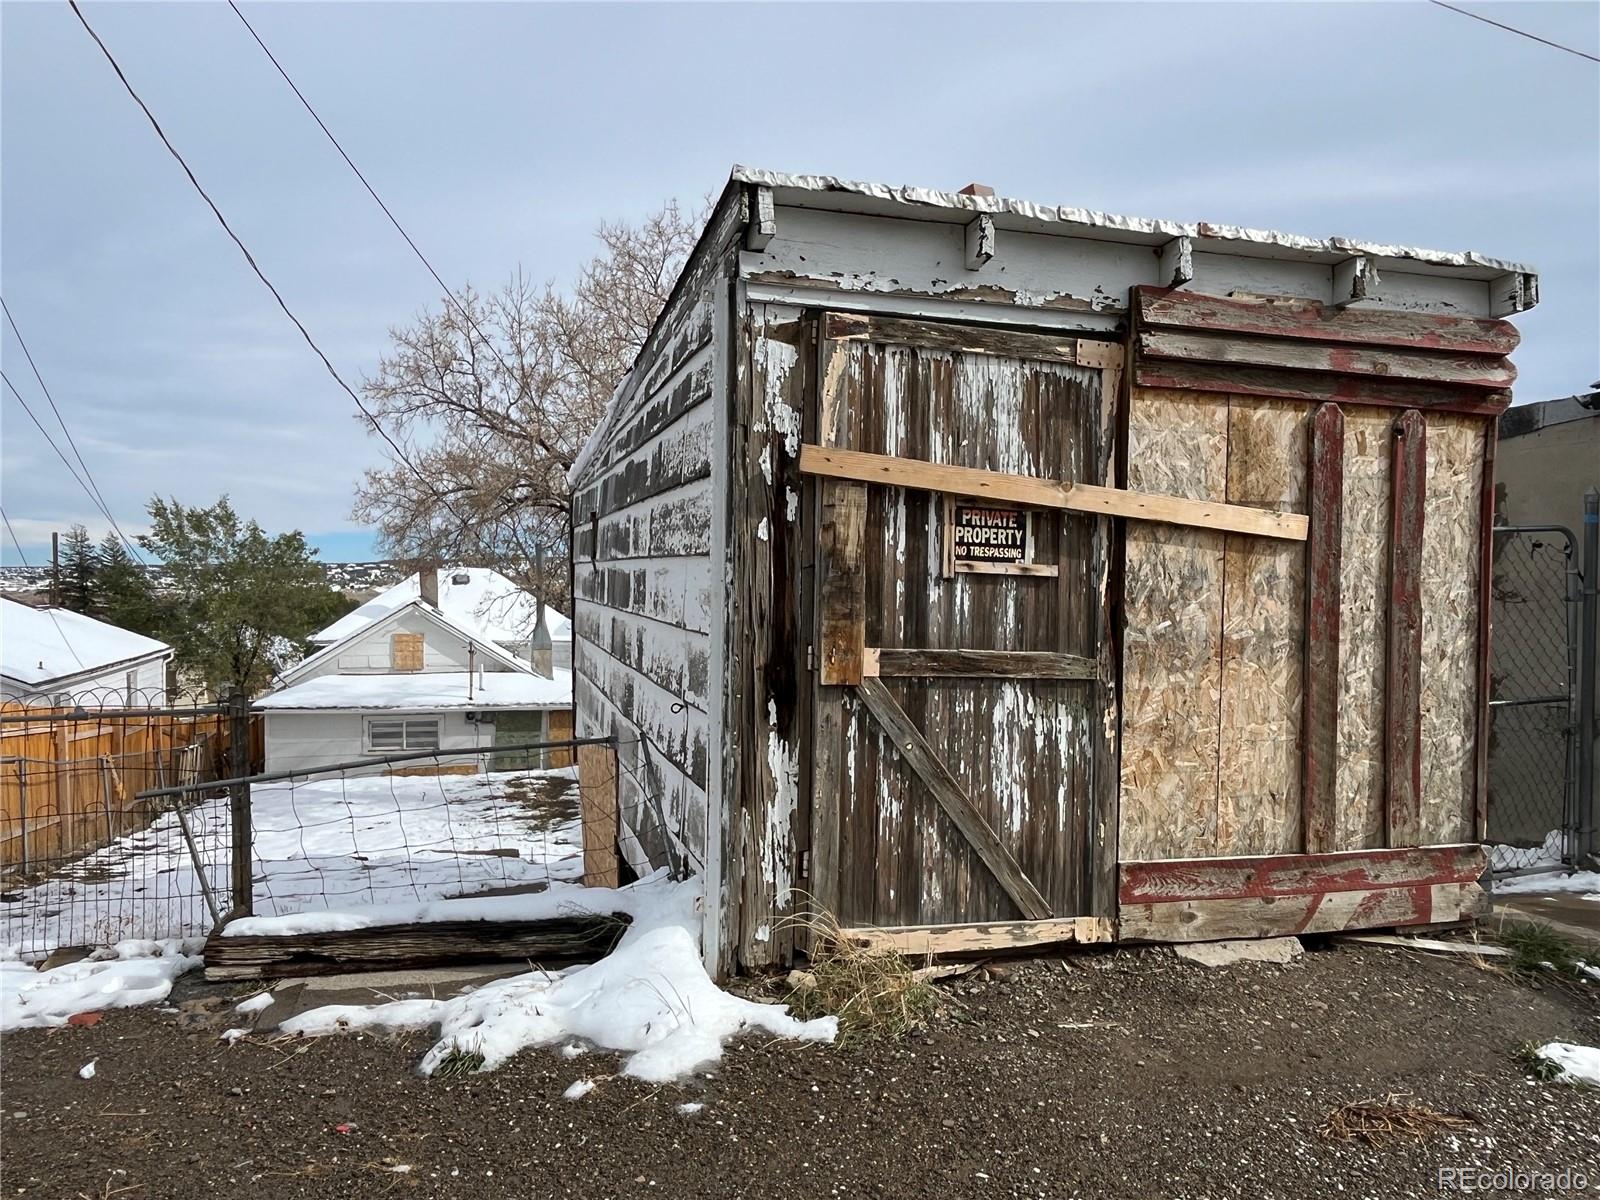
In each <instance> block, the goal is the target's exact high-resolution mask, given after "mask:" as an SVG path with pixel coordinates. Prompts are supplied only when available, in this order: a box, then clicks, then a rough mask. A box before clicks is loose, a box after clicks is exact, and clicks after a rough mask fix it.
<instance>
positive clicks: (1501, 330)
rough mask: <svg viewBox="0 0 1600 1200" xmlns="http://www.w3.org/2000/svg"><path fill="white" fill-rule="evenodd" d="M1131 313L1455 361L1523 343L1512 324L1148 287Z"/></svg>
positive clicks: (1148, 322) (1147, 319)
mask: <svg viewBox="0 0 1600 1200" xmlns="http://www.w3.org/2000/svg"><path fill="white" fill-rule="evenodd" d="M1134 308H1135V310H1136V311H1137V313H1138V317H1139V325H1140V326H1141V327H1143V328H1149V327H1150V326H1154V325H1167V326H1175V327H1177V328H1181V329H1209V330H1214V331H1217V332H1220V333H1245V334H1254V335H1256V336H1258V337H1273V338H1302V339H1305V340H1308V341H1316V342H1358V343H1361V344H1363V345H1367V346H1399V347H1408V348H1411V349H1415V350H1442V351H1446V352H1451V353H1457V354H1485V355H1497V356H1504V355H1507V354H1510V353H1511V352H1512V351H1513V350H1515V349H1516V348H1517V343H1518V341H1520V340H1521V336H1522V335H1521V334H1519V333H1518V332H1517V327H1516V326H1515V325H1513V324H1511V322H1509V321H1499V320H1493V319H1484V318H1479V317H1452V316H1441V315H1439V314H1435V313H1411V312H1393V311H1381V310H1377V309H1370V308H1335V307H1331V306H1329V305H1324V304H1318V303H1317V302H1316V301H1314V300H1294V299H1285V300H1230V299H1225V298H1224V297H1221V296H1206V295H1203V294H1201V293H1198V292H1180V291H1173V290H1170V289H1167V288H1155V287H1148V286H1142V287H1138V288H1135V289H1134Z"/></svg>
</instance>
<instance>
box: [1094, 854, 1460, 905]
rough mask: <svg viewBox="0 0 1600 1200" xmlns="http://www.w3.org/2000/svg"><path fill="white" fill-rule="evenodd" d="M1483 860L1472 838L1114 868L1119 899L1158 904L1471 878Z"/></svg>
mask: <svg viewBox="0 0 1600 1200" xmlns="http://www.w3.org/2000/svg"><path fill="white" fill-rule="evenodd" d="M1487 866H1488V861H1487V855H1486V854H1485V853H1484V849H1483V847H1482V846H1481V845H1478V844H1476V843H1472V844H1462V845H1453V846H1428V847H1422V848H1414V849H1405V850H1354V851H1344V852H1340V853H1333V854H1277V855H1262V856H1255V857H1247V858H1204V859H1189V860H1178V861H1164V862H1126V863H1123V864H1121V866H1120V867H1119V869H1118V877H1119V880H1120V883H1119V887H1118V899H1119V900H1120V901H1121V903H1123V904H1166V903H1172V902H1175V901H1182V900H1236V899H1243V898H1247V897H1253V898H1264V897H1284V896H1303V895H1312V894H1315V893H1317V892H1337V891H1354V890H1360V889H1365V888H1379V887H1398V886H1402V885H1407V886H1414V885H1418V884H1428V885H1432V884H1436V883H1476V882H1477V881H1478V879H1479V878H1480V877H1481V876H1482V875H1483V872H1484V870H1485V869H1486V868H1487Z"/></svg>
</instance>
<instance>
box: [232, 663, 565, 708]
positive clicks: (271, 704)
mask: <svg viewBox="0 0 1600 1200" xmlns="http://www.w3.org/2000/svg"><path fill="white" fill-rule="evenodd" d="M255 706H256V707H257V708H264V709H270V710H273V711H277V710H280V709H297V710H298V709H327V708H339V709H404V710H406V711H409V712H438V711H441V710H444V709H456V708H464V709H465V708H480V709H501V708H571V707H572V672H571V671H557V672H556V673H555V678H553V679H546V678H545V677H544V676H543V675H524V674H521V673H519V672H516V671H480V672H478V673H476V674H471V673H469V672H466V671H438V672H432V673H407V674H393V675H320V676H318V677H317V678H316V679H309V680H307V681H306V682H305V683H300V684H296V685H295V686H294V687H290V688H285V689H284V690H283V691H281V692H273V693H272V694H271V695H270V696H263V697H262V698H261V699H259V700H257V701H256V702H255Z"/></svg>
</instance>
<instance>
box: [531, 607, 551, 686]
mask: <svg viewBox="0 0 1600 1200" xmlns="http://www.w3.org/2000/svg"><path fill="white" fill-rule="evenodd" d="M528 662H529V663H530V664H532V666H533V671H534V674H536V675H543V676H544V677H545V678H546V679H554V678H555V677H556V651H555V646H554V645H553V644H552V642H551V640H550V630H549V628H547V627H546V625H545V623H544V605H543V604H540V605H539V620H538V622H537V623H536V624H535V625H534V627H533V636H531V637H530V638H529V639H528Z"/></svg>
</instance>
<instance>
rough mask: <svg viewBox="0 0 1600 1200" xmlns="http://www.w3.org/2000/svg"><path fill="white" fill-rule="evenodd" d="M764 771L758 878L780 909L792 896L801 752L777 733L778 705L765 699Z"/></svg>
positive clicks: (785, 905) (788, 902) (785, 906)
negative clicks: (767, 792)
mask: <svg viewBox="0 0 1600 1200" xmlns="http://www.w3.org/2000/svg"><path fill="white" fill-rule="evenodd" d="M767 770H768V772H770V774H771V776H772V807H771V809H770V810H768V813H767V829H766V837H765V838H764V839H763V841H762V845H761V877H762V879H763V880H764V881H765V882H767V883H769V884H771V885H772V893H773V900H772V906H773V908H775V909H777V910H779V911H782V910H783V909H786V908H788V907H789V906H790V904H791V903H792V902H793V897H794V876H793V869H794V863H793V862H792V860H791V858H790V853H789V846H790V841H791V835H792V832H793V825H794V812H795V805H796V803H797V802H798V800H799V798H800V754H799V750H798V748H797V747H793V746H790V745H788V744H787V743H785V742H784V740H783V739H782V738H780V737H779V736H778V704H777V701H775V700H768V701H767Z"/></svg>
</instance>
